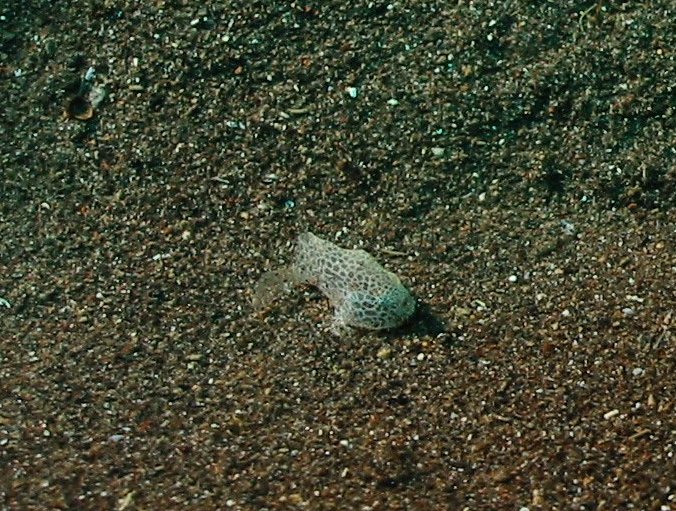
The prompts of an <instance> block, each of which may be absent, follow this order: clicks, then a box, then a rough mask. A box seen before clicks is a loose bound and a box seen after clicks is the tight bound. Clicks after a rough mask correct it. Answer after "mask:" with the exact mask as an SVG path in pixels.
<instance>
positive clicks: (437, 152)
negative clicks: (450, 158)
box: [432, 147, 444, 157]
mask: <svg viewBox="0 0 676 511" xmlns="http://www.w3.org/2000/svg"><path fill="white" fill-rule="evenodd" d="M432 154H433V155H434V156H437V157H438V156H443V155H444V148H443V147H433V148H432Z"/></svg>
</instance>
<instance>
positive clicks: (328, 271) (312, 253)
mask: <svg viewBox="0 0 676 511" xmlns="http://www.w3.org/2000/svg"><path fill="white" fill-rule="evenodd" d="M298 284H310V285H313V286H316V287H317V288H318V289H319V290H320V291H321V292H322V293H324V295H326V297H327V298H328V299H329V302H330V303H331V305H332V306H333V308H334V318H333V324H332V327H331V330H332V332H333V333H335V334H336V335H339V336H340V335H343V334H345V333H349V332H350V330H351V327H357V328H364V329H369V330H383V329H389V328H395V327H398V326H399V325H401V324H402V323H404V322H405V321H406V320H407V319H408V318H409V317H411V315H412V314H413V312H414V311H415V307H416V302H415V298H413V296H412V295H411V294H410V293H409V291H408V289H406V288H405V287H404V286H403V284H402V283H401V281H400V280H399V278H398V277H397V276H396V275H395V274H393V273H391V272H389V271H387V270H386V269H385V268H383V267H382V266H381V265H380V264H379V263H378V261H376V260H375V259H374V258H373V257H372V256H371V255H370V254H368V253H367V252H365V251H364V250H360V249H355V250H349V249H345V248H341V247H339V246H337V245H335V244H333V243H331V242H330V241H326V240H323V239H321V238H319V237H318V236H315V235H314V234H312V233H311V232H305V233H303V234H301V235H299V236H298V240H297V243H296V249H295V253H294V257H293V261H292V263H291V265H289V266H286V267H284V268H281V269H278V270H274V271H269V272H267V273H264V274H263V275H262V277H261V278H260V280H259V281H258V283H257V284H256V288H255V289H254V298H253V303H254V306H255V307H256V308H263V307H266V306H268V305H270V303H272V302H273V301H274V300H275V299H276V298H277V297H279V296H280V295H281V294H283V293H284V292H287V291H289V290H290V289H291V287H293V286H295V285H298Z"/></svg>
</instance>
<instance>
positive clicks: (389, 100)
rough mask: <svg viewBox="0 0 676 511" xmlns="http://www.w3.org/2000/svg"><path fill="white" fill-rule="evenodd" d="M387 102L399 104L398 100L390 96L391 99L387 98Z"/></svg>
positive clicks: (392, 104)
mask: <svg viewBox="0 0 676 511" xmlns="http://www.w3.org/2000/svg"><path fill="white" fill-rule="evenodd" d="M387 104H388V105H390V106H397V105H398V104H399V101H397V100H396V99H394V98H391V99H388V100H387Z"/></svg>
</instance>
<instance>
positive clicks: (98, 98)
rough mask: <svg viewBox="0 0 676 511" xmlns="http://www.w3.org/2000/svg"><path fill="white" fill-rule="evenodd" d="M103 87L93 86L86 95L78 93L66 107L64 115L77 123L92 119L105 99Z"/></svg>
mask: <svg viewBox="0 0 676 511" xmlns="http://www.w3.org/2000/svg"><path fill="white" fill-rule="evenodd" d="M106 94H107V92H106V89H105V88H104V87H101V86H98V85H94V86H92V87H91V88H89V89H88V90H87V91H86V93H80V94H78V95H77V96H75V97H74V98H73V99H71V100H70V101H69V102H68V105H66V115H67V116H68V117H69V118H71V119H77V120H78V121H87V120H89V119H91V118H92V117H94V110H95V109H96V108H97V107H98V106H99V105H100V104H101V102H102V101H103V100H104V99H105V97H106Z"/></svg>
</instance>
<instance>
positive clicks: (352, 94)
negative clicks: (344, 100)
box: [345, 87, 359, 99]
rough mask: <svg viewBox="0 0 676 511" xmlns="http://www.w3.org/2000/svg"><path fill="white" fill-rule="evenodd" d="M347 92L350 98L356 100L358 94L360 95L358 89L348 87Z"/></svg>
mask: <svg viewBox="0 0 676 511" xmlns="http://www.w3.org/2000/svg"><path fill="white" fill-rule="evenodd" d="M345 92H347V94H348V96H350V97H351V98H352V99H354V98H356V97H357V94H358V93H359V92H358V91H357V87H347V88H346V89H345Z"/></svg>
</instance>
